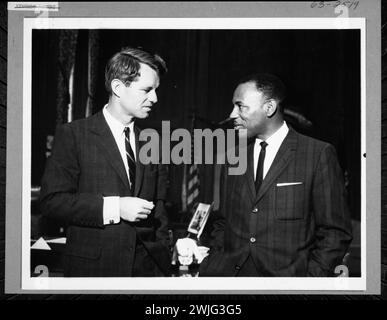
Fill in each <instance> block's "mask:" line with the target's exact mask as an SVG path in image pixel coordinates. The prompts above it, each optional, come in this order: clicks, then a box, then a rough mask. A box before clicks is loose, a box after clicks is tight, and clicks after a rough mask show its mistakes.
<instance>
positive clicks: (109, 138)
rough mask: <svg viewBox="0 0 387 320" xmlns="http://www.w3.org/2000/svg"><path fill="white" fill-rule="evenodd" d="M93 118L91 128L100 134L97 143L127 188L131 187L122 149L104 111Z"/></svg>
mask: <svg viewBox="0 0 387 320" xmlns="http://www.w3.org/2000/svg"><path fill="white" fill-rule="evenodd" d="M93 120H94V123H92V125H91V127H90V130H91V131H92V132H93V133H95V134H96V135H98V139H97V145H98V146H99V147H100V148H101V150H102V151H103V152H102V154H103V155H104V156H105V157H106V158H107V160H108V163H109V164H110V165H111V166H112V167H113V169H114V170H115V171H116V173H117V174H118V176H119V177H120V179H121V180H122V182H123V183H124V185H125V186H126V188H128V189H129V181H128V176H127V174H126V171H125V166H124V164H123V162H122V158H121V154H120V151H119V150H118V147H117V143H116V141H115V139H114V136H113V134H112V132H111V130H110V128H109V125H108V124H107V122H106V120H105V117H104V116H103V113H102V111H100V112H98V113H97V114H96V115H95V116H94V118H93Z"/></svg>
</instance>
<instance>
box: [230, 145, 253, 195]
mask: <svg viewBox="0 0 387 320" xmlns="http://www.w3.org/2000/svg"><path fill="white" fill-rule="evenodd" d="M240 152H247V169H246V172H245V173H244V174H243V175H230V176H229V179H230V180H231V189H230V190H231V192H234V190H235V188H238V189H240V188H241V187H242V186H243V185H245V184H247V190H248V192H247V195H248V196H249V197H250V200H251V201H252V202H253V201H254V200H255V198H256V192H255V185H254V141H252V140H250V141H248V143H247V151H246V150H240ZM226 175H228V173H227V172H226Z"/></svg>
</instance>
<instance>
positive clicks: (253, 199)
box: [200, 129, 352, 277]
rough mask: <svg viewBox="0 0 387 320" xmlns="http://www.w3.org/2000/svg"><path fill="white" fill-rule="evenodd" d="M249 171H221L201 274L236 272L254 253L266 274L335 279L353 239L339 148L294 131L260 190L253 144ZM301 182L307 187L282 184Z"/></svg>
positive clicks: (249, 148)
mask: <svg viewBox="0 0 387 320" xmlns="http://www.w3.org/2000/svg"><path fill="white" fill-rule="evenodd" d="M247 149H248V168H247V170H246V173H245V174H244V175H240V176H231V175H227V172H226V169H227V168H226V167H225V168H224V169H225V170H223V173H222V176H221V194H220V201H221V203H220V210H219V212H218V213H217V216H216V217H215V222H214V229H213V232H212V237H213V240H212V245H211V250H210V255H209V256H208V257H207V258H206V259H205V260H204V261H203V262H202V264H201V267H200V275H201V276H236V275H237V274H238V270H239V269H240V266H242V265H243V263H244V262H245V261H246V259H247V257H248V255H249V254H251V257H252V258H253V261H254V262H255V264H256V266H257V267H258V270H259V275H260V276H267V277H269V276H274V277H292V276H299V277H304V276H322V277H325V276H331V275H332V274H333V270H334V268H335V266H337V265H339V264H341V261H342V258H343V256H344V255H345V253H346V251H347V248H348V246H349V244H350V241H351V240H352V236H351V220H350V214H349V211H348V208H347V205H346V199H345V188H344V183H343V176H342V172H341V169H340V166H339V163H338V160H337V157H336V153H335V150H334V148H333V147H332V146H331V145H330V144H327V143H324V142H322V141H318V140H315V139H313V138H310V137H307V136H304V135H301V134H298V133H297V132H295V131H294V130H293V129H290V131H289V133H288V135H287V136H286V138H285V140H284V141H283V143H282V145H281V147H280V149H279V150H278V153H277V155H276V157H275V159H274V161H273V163H272V165H271V167H270V169H269V171H268V173H267V175H266V177H265V179H264V180H263V183H262V186H261V188H260V190H259V192H258V194H256V192H255V187H254V172H253V171H254V169H253V168H254V167H253V149H254V143H250V144H248V147H247ZM293 182H301V184H294V185H283V186H278V185H277V184H281V183H282V184H283V183H293Z"/></svg>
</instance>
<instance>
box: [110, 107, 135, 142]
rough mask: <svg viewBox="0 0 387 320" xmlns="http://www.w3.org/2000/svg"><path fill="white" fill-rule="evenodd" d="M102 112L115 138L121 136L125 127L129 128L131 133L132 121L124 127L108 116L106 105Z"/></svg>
mask: <svg viewBox="0 0 387 320" xmlns="http://www.w3.org/2000/svg"><path fill="white" fill-rule="evenodd" d="M102 112H103V115H104V116H105V119H106V122H107V124H108V125H109V127H110V129H111V131H112V133H113V135H114V136H115V137H119V136H120V135H121V134H123V132H124V129H125V127H129V129H130V132H131V133H132V132H133V127H134V121H132V122H131V123H130V124H129V125H128V126H124V125H123V124H122V123H121V122H120V121H118V120H117V119H116V118H114V117H113V116H112V115H111V114H110V112H109V111H108V110H107V104H106V105H105V106H104V108H103V110H102Z"/></svg>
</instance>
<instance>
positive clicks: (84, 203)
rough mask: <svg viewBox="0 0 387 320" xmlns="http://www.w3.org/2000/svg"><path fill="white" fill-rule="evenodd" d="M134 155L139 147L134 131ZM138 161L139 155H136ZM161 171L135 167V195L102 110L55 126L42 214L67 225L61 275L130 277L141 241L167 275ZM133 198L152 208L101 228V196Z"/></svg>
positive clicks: (164, 177)
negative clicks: (138, 217) (137, 219)
mask: <svg viewBox="0 0 387 320" xmlns="http://www.w3.org/2000/svg"><path fill="white" fill-rule="evenodd" d="M135 132H136V146H137V148H136V152H137V154H138V151H139V149H140V147H141V144H142V143H141V142H139V140H138V134H139V131H138V129H137V128H136V129H135ZM137 159H138V157H137ZM166 180H167V171H166V168H165V167H164V166H162V165H158V164H149V165H143V164H141V163H140V162H139V161H137V164H136V183H135V190H134V195H133V194H132V193H131V191H130V189H129V181H128V178H127V175H126V172H125V167H124V164H123V162H122V158H121V155H120V153H119V150H118V147H117V144H116V142H115V140H114V137H113V135H112V133H111V131H110V128H109V126H108V124H107V123H106V120H105V118H104V116H103V113H102V112H99V113H97V114H95V115H93V116H91V117H89V118H87V119H82V120H77V121H74V122H71V123H67V124H64V125H62V126H60V127H59V128H58V130H57V132H56V135H55V141H54V147H53V151H52V156H51V157H50V158H49V159H48V162H47V165H46V169H45V173H44V175H43V179H42V187H41V211H42V213H43V214H44V215H46V216H47V217H51V218H55V219H57V220H59V221H62V222H63V223H64V224H66V225H67V226H68V228H67V235H66V236H67V244H66V250H65V266H64V267H65V276H85V277H87V276H95V277H99V276H101V277H102V276H117V277H123V276H131V275H132V271H133V261H134V258H135V249H136V242H137V241H141V242H142V243H143V245H144V246H145V248H146V249H147V251H148V253H149V254H150V256H151V257H152V258H153V260H154V261H155V263H156V264H157V265H158V266H159V267H160V269H161V271H162V272H159V273H160V274H162V273H164V274H167V273H168V269H169V265H170V256H169V249H168V230H167V227H168V220H167V215H166V211H165V207H164V200H165V197H166ZM105 196H122V197H124V196H135V197H139V198H142V199H146V200H149V201H153V202H154V204H155V208H154V209H153V210H152V213H151V214H150V216H149V217H148V218H147V219H146V220H145V221H141V222H136V223H129V222H125V221H123V220H121V222H120V223H118V224H112V225H104V224H103V197H105Z"/></svg>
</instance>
